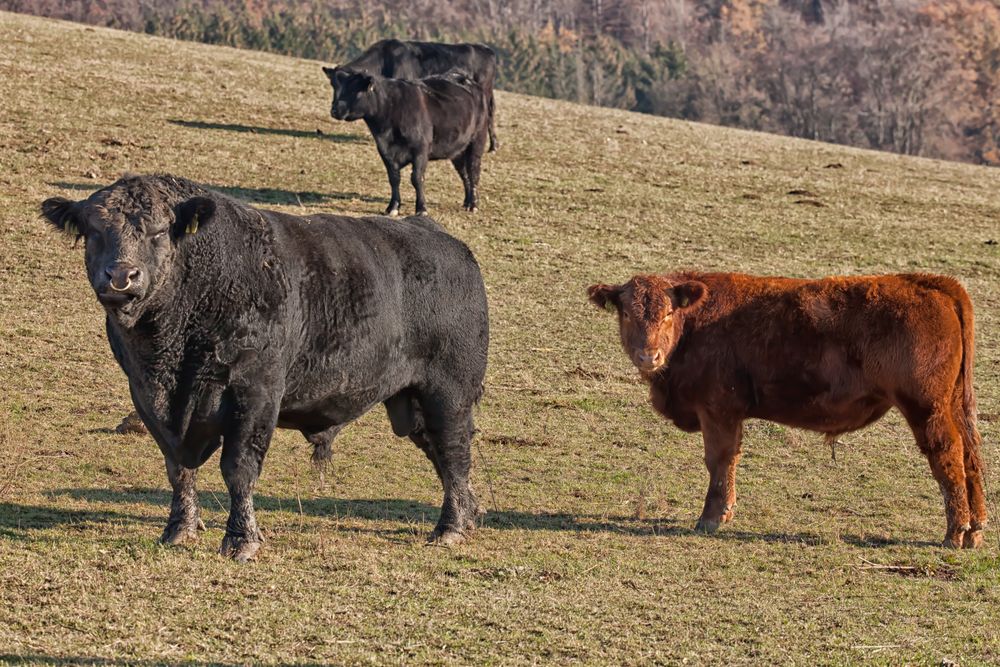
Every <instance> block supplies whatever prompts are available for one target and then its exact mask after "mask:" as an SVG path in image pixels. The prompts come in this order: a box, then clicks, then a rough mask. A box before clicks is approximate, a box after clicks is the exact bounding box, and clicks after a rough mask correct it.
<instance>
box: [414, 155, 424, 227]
mask: <svg viewBox="0 0 1000 667" xmlns="http://www.w3.org/2000/svg"><path fill="white" fill-rule="evenodd" d="M426 171H427V154H426V153H425V154H423V155H417V156H416V157H415V158H413V173H412V174H410V182H411V183H413V189H414V190H416V191H417V215H426V214H427V202H425V201H424V173H425V172H426Z"/></svg>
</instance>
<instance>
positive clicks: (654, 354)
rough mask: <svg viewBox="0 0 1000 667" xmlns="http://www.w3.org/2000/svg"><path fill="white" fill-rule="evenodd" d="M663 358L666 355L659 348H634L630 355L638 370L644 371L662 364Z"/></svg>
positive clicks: (654, 368) (652, 369)
mask: <svg viewBox="0 0 1000 667" xmlns="http://www.w3.org/2000/svg"><path fill="white" fill-rule="evenodd" d="M665 360H666V357H665V355H664V354H663V350H660V349H650V350H636V351H635V353H634V354H633V355H632V361H633V362H634V363H635V365H636V366H637V367H638V368H639V370H641V371H644V372H646V373H648V372H650V371H655V370H656V369H657V368H659V367H660V366H662V365H663V362H664V361H665Z"/></svg>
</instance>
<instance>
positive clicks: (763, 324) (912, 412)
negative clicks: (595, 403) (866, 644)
mask: <svg viewBox="0 0 1000 667" xmlns="http://www.w3.org/2000/svg"><path fill="white" fill-rule="evenodd" d="M588 291H589V294H590V300H591V301H593V302H594V303H595V304H597V305H598V306H601V307H606V308H609V309H611V308H613V309H614V310H616V311H617V313H618V323H619V328H620V333H621V341H622V345H623V346H624V348H625V351H626V353H628V355H629V357H630V358H631V359H632V362H633V363H634V364H635V365H636V366H637V367H638V368H639V371H640V373H641V374H642V376H643V377H644V378H645V379H646V381H647V382H649V385H650V396H651V400H652V403H653V407H654V408H655V409H656V410H657V411H658V412H659V413H661V414H662V415H663V416H665V417H667V418H668V419H670V420H672V421H673V422H674V424H675V425H676V426H677V427H678V428H680V429H682V430H684V431H688V432H694V431H701V432H702V434H703V437H704V440H705V465H706V466H707V467H708V472H709V475H710V476H711V481H710V483H709V487H708V495H707V496H706V498H705V508H704V510H702V514H701V518H700V519H699V521H698V528H700V529H702V530H706V531H708V532H712V531H715V530H716V529H717V528H718V527H719V524H720V523H723V522H726V521H729V520H731V519H732V517H733V506H734V504H735V503H736V463H737V462H738V461H739V458H740V441H741V437H742V433H743V421H744V420H746V419H748V418H757V419H767V420H769V421H774V422H778V423H780V424H786V425H788V426H793V427H797V428H804V429H809V430H813V431H819V432H820V433H824V434H826V436H827V437H828V438H836V436H837V435H839V434H841V433H846V432H848V431H854V430H857V429H860V428H862V427H864V426H867V425H868V424H871V423H872V422H874V421H877V420H878V419H880V418H881V417H882V416H883V415H884V414H885V413H886V412H888V411H889V409H890V408H892V407H895V408H897V409H898V410H899V411H900V412H902V413H903V416H904V417H905V418H906V421H907V422H908V423H909V425H910V428H911V429H912V430H913V434H914V435H915V436H916V440H917V445H918V446H919V447H920V450H921V451H922V452H923V453H924V454H925V455H926V456H927V459H928V460H929V462H930V466H931V471H932V472H933V474H934V478H935V479H937V481H938V485H939V486H940V487H941V492H942V494H943V495H944V504H945V514H946V516H947V520H948V529H947V532H946V533H945V538H944V544H945V545H946V546H950V547H963V546H964V547H978V546H980V545H981V544H982V540H983V536H982V531H983V528H985V527H986V502H985V499H984V497H983V481H982V469H983V464H982V459H981V456H980V451H979V449H980V437H979V432H978V431H977V429H976V399H975V394H974V392H973V389H972V360H973V350H974V338H973V328H974V327H973V313H972V303H971V302H970V301H969V295H968V294H967V293H966V291H965V289H963V288H962V286H961V285H960V284H959V283H958V282H957V281H956V280H954V279H952V278H948V277H945V276H935V275H927V274H906V275H889V276H864V277H844V278H825V279H822V280H796V279H791V278H765V277H755V276H748V275H741V274H732V273H697V272H685V273H675V274H670V275H658V276H652V275H647V276H635V277H634V278H632V279H631V280H629V281H628V282H627V283H625V284H623V285H592V286H591V287H590V288H589V290H588Z"/></svg>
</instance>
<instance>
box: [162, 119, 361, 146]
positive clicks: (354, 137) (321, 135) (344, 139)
mask: <svg viewBox="0 0 1000 667" xmlns="http://www.w3.org/2000/svg"><path fill="white" fill-rule="evenodd" d="M167 122H168V123H171V124H172V125H180V126H181V127H189V128H192V129H195V130H225V131H227V132H245V133H247V134H274V135H278V136H281V137H297V138H300V139H321V140H323V141H332V142H333V143H337V144H359V143H365V142H366V141H367V140H368V137H366V136H363V135H359V134H328V133H326V132H315V131H314V132H309V131H308V130H288V129H284V128H277V127H259V126H257V125H236V124H233V123H209V122H205V121H200V120H179V119H177V118H171V119H170V120H168V121H167Z"/></svg>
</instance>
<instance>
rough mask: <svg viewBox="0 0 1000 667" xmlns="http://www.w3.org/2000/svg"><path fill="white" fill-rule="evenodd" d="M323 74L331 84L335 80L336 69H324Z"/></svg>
mask: <svg viewBox="0 0 1000 667" xmlns="http://www.w3.org/2000/svg"><path fill="white" fill-rule="evenodd" d="M323 74H326V78H328V79H329V80H330V83H333V82H334V81H335V80H336V79H337V68H336V67H324V68H323Z"/></svg>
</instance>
